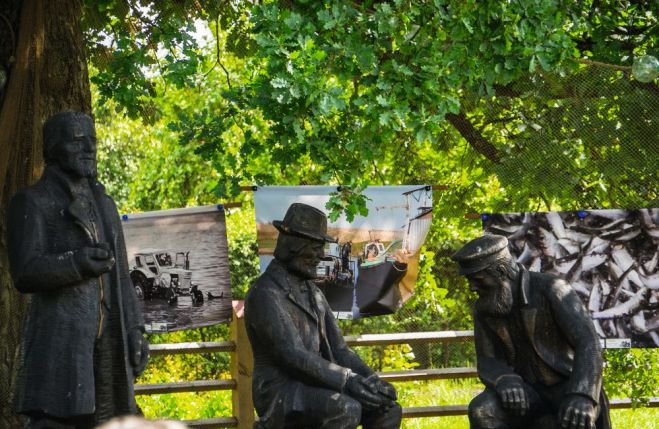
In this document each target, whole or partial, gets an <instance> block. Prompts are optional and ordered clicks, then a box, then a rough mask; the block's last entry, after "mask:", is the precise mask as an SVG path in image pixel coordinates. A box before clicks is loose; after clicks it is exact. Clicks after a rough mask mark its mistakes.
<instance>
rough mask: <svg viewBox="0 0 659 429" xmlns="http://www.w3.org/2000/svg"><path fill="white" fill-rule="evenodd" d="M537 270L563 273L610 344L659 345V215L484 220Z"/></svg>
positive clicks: (584, 213) (585, 213)
mask: <svg viewBox="0 0 659 429" xmlns="http://www.w3.org/2000/svg"><path fill="white" fill-rule="evenodd" d="M481 217H482V220H483V228H484V231H485V233H491V234H499V235H504V236H506V237H507V238H508V241H509V246H510V251H511V252H512V253H513V255H515V257H516V258H517V261H518V262H520V263H522V264H524V266H526V267H527V268H528V269H529V270H531V271H536V272H546V273H551V274H554V275H558V276H560V277H562V278H564V279H565V280H567V281H568V282H569V283H570V284H571V285H572V287H573V288H574V289H575V290H576V292H577V293H578V294H579V296H580V297H581V298H582V299H583V301H584V304H585V305H586V308H587V309H588V311H589V312H590V314H591V317H592V320H593V324H594V325H595V329H596V331H597V333H598V335H599V336H600V338H602V339H606V340H607V342H608V341H609V340H614V339H616V340H620V341H623V342H626V343H627V344H629V345H631V346H632V347H659V310H658V309H659V271H658V269H657V268H658V267H657V266H658V262H659V209H656V208H653V209H637V210H618V209H609V210H581V211H563V212H546V213H541V212H529V213H508V214H484V215H482V216H481Z"/></svg>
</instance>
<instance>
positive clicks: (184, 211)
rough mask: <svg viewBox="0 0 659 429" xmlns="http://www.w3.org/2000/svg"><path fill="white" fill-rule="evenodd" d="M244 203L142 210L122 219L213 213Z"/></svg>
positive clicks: (126, 215) (125, 215)
mask: <svg viewBox="0 0 659 429" xmlns="http://www.w3.org/2000/svg"><path fill="white" fill-rule="evenodd" d="M241 206H242V203H240V202H235V203H225V204H213V205H208V206H200V207H184V208H179V209H168V210H154V211H150V212H141V213H126V214H123V215H122V216H121V220H123V221H124V222H128V221H131V220H135V219H146V218H152V217H171V216H179V215H189V214H199V213H212V212H217V211H221V210H224V209H225V208H230V207H241Z"/></svg>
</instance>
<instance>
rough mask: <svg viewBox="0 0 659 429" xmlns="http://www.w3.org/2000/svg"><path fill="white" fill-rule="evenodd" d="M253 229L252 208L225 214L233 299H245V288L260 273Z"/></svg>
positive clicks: (254, 229) (254, 226)
mask: <svg viewBox="0 0 659 429" xmlns="http://www.w3.org/2000/svg"><path fill="white" fill-rule="evenodd" d="M255 231H256V223H255V216H254V211H253V210H247V209H241V210H239V211H235V212H229V214H228V215H227V239H228V242H229V273H230V275H231V295H232V297H233V299H245V294H246V293H247V289H249V287H250V286H251V285H252V283H254V281H255V280H256V278H257V277H258V276H259V274H260V273H261V272H260V270H259V255H258V244H257V242H256V233H255Z"/></svg>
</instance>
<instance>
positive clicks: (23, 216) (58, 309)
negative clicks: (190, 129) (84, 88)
mask: <svg viewBox="0 0 659 429" xmlns="http://www.w3.org/2000/svg"><path fill="white" fill-rule="evenodd" d="M44 159H45V161H46V168H45V171H44V173H43V176H42V177H41V179H40V180H39V181H38V182H37V183H36V184H34V185H32V186H30V187H28V188H26V189H24V190H22V191H21V192H19V193H18V194H16V195H15V196H14V197H13V199H12V201H11V203H10V205H9V210H8V217H7V225H8V244H9V259H10V264H11V272H12V277H13V280H14V286H15V287H16V288H17V289H18V290H19V291H20V292H22V293H26V294H30V298H31V299H30V304H29V307H28V310H27V316H26V319H25V330H24V336H23V347H22V355H21V365H20V367H19V373H18V377H17V392H16V396H15V407H16V410H17V412H19V413H22V414H25V415H27V416H29V420H28V425H27V428H29V429H88V428H93V427H95V426H96V425H97V424H99V423H102V422H104V421H106V420H109V419H111V418H112V417H114V416H119V415H123V414H136V413H137V412H138V408H137V405H136V403H135V397H134V391H133V380H134V378H135V377H136V376H137V375H138V374H139V373H141V372H142V370H143V369H144V367H145V366H146V363H147V360H148V343H147V342H146V340H145V339H144V338H143V333H144V321H143V318H142V313H141V309H140V306H139V302H138V300H137V297H136V295H135V289H134V288H133V285H132V283H131V280H130V277H129V274H128V262H127V259H126V250H125V244H124V238H123V233H122V229H121V222H120V220H119V215H118V213H117V208H116V206H115V204H114V201H112V199H111V198H110V197H109V196H108V195H107V194H106V193H105V189H104V187H103V185H101V184H100V183H99V182H98V181H97V180H96V132H95V130H94V124H93V122H92V119H91V118H90V117H89V116H87V115H85V114H84V113H79V112H63V113H58V114H56V115H54V116H52V117H51V118H49V119H48V121H46V123H45V125H44Z"/></svg>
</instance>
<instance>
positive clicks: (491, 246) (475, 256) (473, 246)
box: [451, 234, 512, 274]
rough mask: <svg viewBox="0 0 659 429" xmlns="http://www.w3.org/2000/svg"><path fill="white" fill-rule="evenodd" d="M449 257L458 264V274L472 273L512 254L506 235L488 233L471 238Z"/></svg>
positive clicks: (509, 257)
mask: <svg viewBox="0 0 659 429" xmlns="http://www.w3.org/2000/svg"><path fill="white" fill-rule="evenodd" d="M451 258H452V259H453V260H454V261H456V262H457V263H459V264H460V274H473V273H477V272H479V271H482V270H484V269H485V268H487V267H489V266H491V265H492V264H494V263H495V262H497V261H500V260H502V259H511V258H512V255H511V254H510V251H509V250H508V239H507V238H506V237H504V236H502V235H495V234H489V235H483V236H482V237H478V238H475V239H473V240H471V241H470V242H469V243H467V244H465V245H464V246H463V247H462V249H460V250H458V251H457V252H455V253H454V254H453V256H451Z"/></svg>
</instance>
